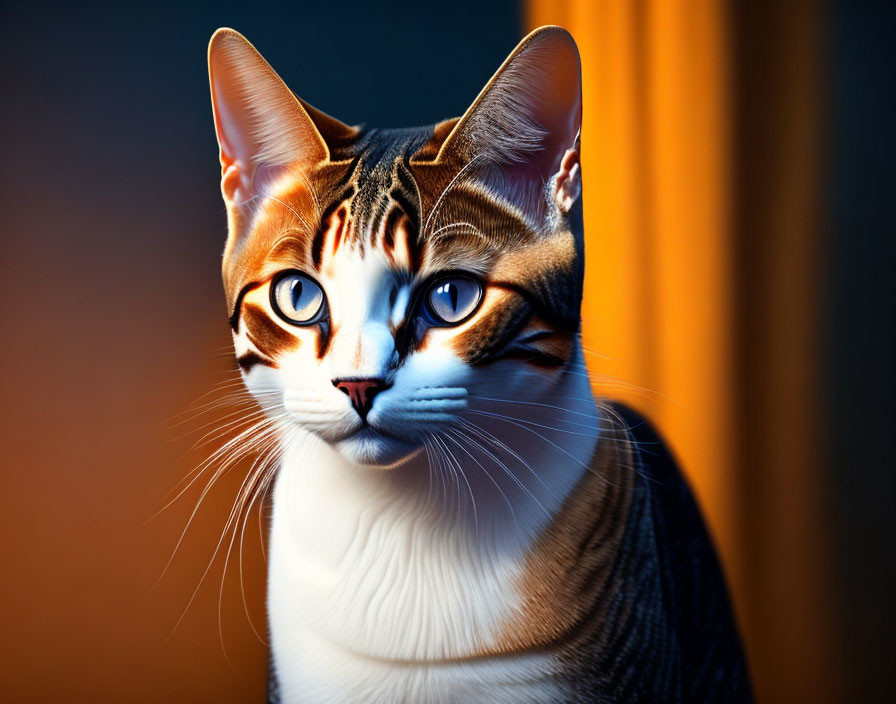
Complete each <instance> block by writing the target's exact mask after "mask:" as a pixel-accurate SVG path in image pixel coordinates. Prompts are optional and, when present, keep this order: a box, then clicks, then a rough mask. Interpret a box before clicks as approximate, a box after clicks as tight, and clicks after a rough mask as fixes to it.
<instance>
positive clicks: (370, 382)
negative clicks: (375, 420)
mask: <svg viewBox="0 0 896 704" xmlns="http://www.w3.org/2000/svg"><path fill="white" fill-rule="evenodd" d="M333 386H335V387H336V388H337V389H339V390H340V391H341V392H342V393H344V394H345V395H346V396H348V397H349V398H350V399H351V400H352V406H354V407H355V410H356V411H357V412H358V415H359V416H361V418H367V413H368V412H369V411H370V407H371V406H372V405H373V397H374V396H376V395H377V394H378V393H379V392H380V391H385V390H386V389H388V388H389V386H390V384H387V383H386V380H385V379H380V378H376V377H365V378H358V377H352V378H348V377H347V378H344V379H333Z"/></svg>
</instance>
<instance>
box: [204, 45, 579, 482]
mask: <svg viewBox="0 0 896 704" xmlns="http://www.w3.org/2000/svg"><path fill="white" fill-rule="evenodd" d="M209 73H210V82H211V90H212V103H213V107H214V116H215V127H216V130H217V135H218V141H219V144H220V147H221V150H220V157H221V166H222V180H221V189H222V192H223V195H224V200H225V202H226V204H227V213H228V225H229V237H228V241H227V245H226V249H225V252H224V262H223V275H224V286H225V290H226V295H227V305H228V310H229V313H230V316H231V317H230V321H231V325H232V327H233V334H234V340H235V348H236V354H237V359H238V362H239V365H240V367H241V369H242V373H243V378H244V381H245V383H246V386H247V387H248V388H249V390H250V391H251V392H252V393H253V394H255V395H256V396H257V397H258V398H259V400H260V401H262V403H263V405H265V406H266V407H267V408H268V409H271V410H272V411H274V412H277V413H278V414H280V416H281V417H282V418H285V419H288V422H289V423H294V424H295V425H297V426H299V427H302V428H304V429H305V430H307V431H310V432H312V433H315V434H317V435H318V436H320V437H321V438H323V439H324V440H325V441H327V442H329V443H330V444H331V445H332V446H333V447H335V448H336V449H337V450H338V451H339V452H340V453H341V454H342V455H344V456H345V457H346V458H348V459H350V460H352V461H354V462H357V463H359V464H366V465H371V466H379V467H387V466H392V465H395V464H396V463H399V462H401V461H402V460H404V459H406V458H408V457H410V456H412V455H413V454H414V453H416V452H417V451H418V450H419V449H420V448H421V447H422V446H423V444H424V442H425V439H426V438H431V437H432V436H433V435H437V434H438V433H440V432H442V431H444V430H445V429H447V428H450V427H451V426H452V425H453V424H457V423H462V422H463V421H462V417H463V413H464V412H465V409H466V408H467V404H468V402H469V401H470V400H471V399H472V398H485V399H487V398H499V399H512V400H532V399H537V398H538V397H539V396H540V395H541V394H544V393H547V392H549V391H550V389H551V388H552V387H553V386H554V385H555V384H556V383H557V380H558V379H559V377H560V376H561V374H562V373H563V370H564V368H565V366H566V364H567V362H568V360H569V358H570V355H571V354H572V352H573V349H574V347H575V338H576V334H577V331H578V327H579V307H580V302H581V293H582V272H583V244H582V231H581V229H582V228H581V204H580V198H579V193H580V178H581V176H580V170H579V129H580V124H581V97H580V96H581V85H580V68H579V57H578V52H577V50H576V46H575V43H574V42H573V40H572V38H571V37H570V36H569V34H568V33H567V32H565V31H564V30H562V29H560V28H558V27H545V28H542V29H540V30H538V31H536V32H534V33H532V34H530V35H529V36H528V37H527V38H526V39H525V40H523V42H522V43H520V45H519V46H518V47H517V48H516V49H515V50H514V51H513V53H512V54H511V55H510V57H509V58H508V59H507V61H506V62H505V63H504V64H503V65H502V66H501V68H500V69H499V70H498V72H497V73H496V74H495V76H494V77H493V78H492V79H491V81H489V83H488V85H486V87H485V88H484V89H483V90H482V92H481V93H480V94H479V96H478V97H477V98H476V100H475V102H474V103H473V105H472V106H471V107H470V108H469V109H468V110H467V112H466V113H465V114H464V115H463V117H461V118H456V119H452V120H446V121H444V122H441V123H439V124H437V125H435V126H430V127H423V128H414V129H399V130H379V129H368V128H359V127H349V126H347V125H344V124H342V123H341V122H339V121H338V120H336V119H334V118H332V117H330V116H328V115H326V114H324V113H322V112H320V111H318V110H316V109H315V108H313V107H311V106H310V105H308V104H307V103H305V102H304V101H302V100H301V99H299V98H297V97H295V95H294V94H293V93H292V92H291V91H290V90H289V88H287V87H286V85H285V84H284V83H283V81H282V80H281V79H280V78H279V77H278V76H277V74H276V73H275V72H274V71H273V69H272V68H271V67H270V66H269V65H268V64H267V63H266V62H265V60H264V59H263V58H262V57H261V55H260V54H259V53H258V52H257V51H256V50H255V49H254V48H253V47H252V45H251V44H249V42H248V41H246V39H245V38H244V37H242V36H241V35H240V34H238V33H237V32H234V31H233V30H229V29H222V30H219V31H218V32H216V33H215V35H214V36H213V37H212V40H211V44H210V46H209ZM384 99H388V96H384Z"/></svg>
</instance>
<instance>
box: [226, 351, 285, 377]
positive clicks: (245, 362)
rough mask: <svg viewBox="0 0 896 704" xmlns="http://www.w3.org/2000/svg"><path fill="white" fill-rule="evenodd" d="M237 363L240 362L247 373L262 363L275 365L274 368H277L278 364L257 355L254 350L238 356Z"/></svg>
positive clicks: (267, 365) (270, 365) (266, 365)
mask: <svg viewBox="0 0 896 704" xmlns="http://www.w3.org/2000/svg"><path fill="white" fill-rule="evenodd" d="M236 363H237V364H239V365H240V369H242V370H243V371H244V372H246V373H248V372H249V371H250V370H251V369H252V368H253V367H254V366H255V365H257V364H261V365H263V366H265V367H273V368H274V369H276V368H277V365H276V364H274V363H273V362H272V361H271V360H269V359H266V358H264V357H262V356H260V355H257V354H255V353H254V352H246V354H244V355H241V356H240V357H237V358H236Z"/></svg>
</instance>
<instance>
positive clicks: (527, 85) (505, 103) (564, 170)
mask: <svg viewBox="0 0 896 704" xmlns="http://www.w3.org/2000/svg"><path fill="white" fill-rule="evenodd" d="M581 125H582V78H581V65H580V61H579V51H578V48H577V47H576V43H575V41H574V40H573V38H572V36H571V35H570V34H569V32H567V31H566V30H565V29H562V28H561V27H541V28H540V29H537V30H535V31H534V32H532V33H531V34H529V36H527V37H526V38H525V39H523V41H522V42H520V44H519V46H517V48H516V49H514V51H513V52H512V53H511V54H510V56H509V57H508V58H507V60H506V61H505V62H504V64H503V65H502V66H501V68H499V69H498V71H497V73H495V75H494V76H493V77H492V79H491V80H490V81H489V82H488V84H487V85H486V86H485V88H483V90H482V92H481V93H480V94H479V96H478V97H477V98H476V100H475V102H474V103H473V105H472V106H471V107H470V108H469V109H468V110H467V112H466V113H464V115H463V117H461V119H460V120H459V121H458V122H457V124H456V125H455V127H454V128H453V129H452V131H451V133H450V134H449V135H448V137H447V138H446V139H445V142H444V143H443V144H442V147H441V149H440V150H439V154H438V157H437V160H439V161H447V160H452V159H453V160H456V161H457V162H458V163H459V164H461V165H467V164H470V162H473V161H475V162H478V164H482V165H485V166H486V167H491V170H492V172H493V173H494V172H497V173H498V174H499V176H498V177H497V179H492V181H493V182H494V183H495V184H496V188H500V189H502V190H503V191H505V192H506V193H505V195H509V197H510V199H511V200H517V201H519V200H521V199H522V200H532V199H533V198H534V199H535V200H536V201H540V200H541V197H542V196H543V195H544V187H545V184H550V185H551V192H550V193H549V194H548V195H549V197H550V199H551V200H553V202H554V203H555V204H556V205H557V207H559V208H560V209H561V210H562V211H564V212H565V211H568V210H569V209H570V208H571V207H572V204H573V203H574V202H575V200H576V199H577V198H578V195H579V191H580V188H581V186H580V180H581V176H580V168H579V132H580V130H581ZM471 166H473V165H471ZM477 170H478V169H477ZM526 194H528V196H527V195H526Z"/></svg>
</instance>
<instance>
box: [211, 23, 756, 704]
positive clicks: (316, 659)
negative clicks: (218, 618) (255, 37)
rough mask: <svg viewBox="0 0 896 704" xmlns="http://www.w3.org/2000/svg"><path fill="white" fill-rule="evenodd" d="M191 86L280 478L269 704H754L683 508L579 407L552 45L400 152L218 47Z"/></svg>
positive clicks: (569, 222) (603, 414) (573, 67)
mask: <svg viewBox="0 0 896 704" xmlns="http://www.w3.org/2000/svg"><path fill="white" fill-rule="evenodd" d="M209 76H210V84H211V91H212V106H213V113H214V120H215V128H216V132H217V136H218V142H219V146H220V161H221V167H222V179H221V190H222V194H223V197H224V201H225V203H226V206H227V218H228V231H229V235H228V239H227V243H226V247H225V251H224V259H223V279H224V287H225V292H226V300H227V306H228V313H229V316H230V324H231V327H232V330H233V340H234V347H235V352H236V359H237V363H238V365H239V368H240V370H241V374H242V377H243V380H244V383H245V385H246V387H247V388H248V390H249V392H250V393H251V394H252V395H253V396H254V397H255V398H256V399H257V401H258V403H259V404H260V405H261V407H262V409H263V410H264V412H265V413H266V414H267V415H266V417H267V418H268V422H269V425H270V427H271V428H274V432H275V433H276V437H277V443H278V453H279V464H278V466H277V469H276V475H275V477H274V479H273V481H274V486H273V513H272V519H271V526H270V542H269V545H270V548H269V552H268V560H269V563H268V564H269V567H268V569H269V574H268V615H269V624H270V637H271V656H272V664H271V684H270V694H269V697H270V701H271V702H283V703H292V702H328V703H329V702H415V703H416V702H420V703H426V702H489V703H503V702H507V703H511V702H513V703H514V704H520V703H522V702H707V701H719V702H741V701H749V700H750V692H749V684H748V678H747V674H746V667H745V663H744V659H743V655H742V652H741V646H740V643H739V637H738V634H737V631H736V628H735V625H734V623H733V619H732V616H731V613H730V609H729V606H728V598H727V594H726V590H725V586H724V582H723V579H722V576H721V573H720V570H719V567H718V565H717V561H716V558H715V555H714V552H713V549H712V547H711V544H710V541H709V539H708V537H707V535H706V531H705V529H704V527H703V523H702V520H701V518H700V515H699V512H698V509H697V508H696V505H695V503H694V501H693V499H692V498H691V495H690V492H689V490H688V489H687V487H686V485H685V483H684V482H683V480H682V478H681V476H680V474H679V472H678V470H677V468H676V465H675V463H674V461H673V459H672V458H671V456H670V454H669V452H668V451H667V450H666V449H665V447H664V445H663V443H662V441H661V440H660V438H659V437H658V436H657V434H656V433H655V432H654V430H653V429H652V428H651V427H650V425H649V424H648V423H647V422H646V421H645V420H644V419H642V418H640V417H638V416H637V415H636V414H634V413H633V412H632V411H630V410H628V409H626V408H624V407H622V406H619V405H614V404H612V403H608V402H605V401H598V400H596V399H595V398H594V397H593V396H592V391H591V387H590V384H589V380H588V376H587V371H586V369H585V365H584V362H583V350H582V346H581V343H580V339H579V328H580V305H581V297H582V285H583V276H584V245H583V225H582V199H581V169H580V150H581V144H580V125H581V77H580V64H579V56H578V50H577V48H576V45H575V42H574V41H573V39H572V37H571V36H570V35H569V34H568V33H567V32H566V31H565V30H563V29H561V28H559V27H543V28H541V29H539V30H537V31H535V32H533V33H532V34H530V35H529V36H527V37H526V38H525V39H524V40H523V41H522V42H521V43H520V44H519V46H517V48H516V49H515V50H514V51H513V52H512V54H511V55H510V57H509V58H508V59H507V60H506V61H505V63H504V64H503V65H502V66H501V67H500V69H499V70H498V72H497V73H496V74H495V75H494V77H493V78H492V79H491V80H490V81H489V83H488V84H487V85H486V86H485V88H484V89H483V90H482V92H481V93H480V94H479V96H478V97H477V98H476V100H475V101H474V102H473V104H472V106H471V107H470V108H469V109H468V110H467V111H466V113H465V114H464V115H463V116H462V117H460V118H456V119H450V120H446V121H444V122H440V123H438V124H436V125H434V126H429V127H423V128H414V129H370V128H365V127H351V126H348V125H345V124H343V123H341V122H340V121H338V120H336V119H334V118H333V117H330V116H329V115H326V114H325V113H323V112H321V111H319V110H317V109H315V108H314V107H312V106H311V105H309V104H308V103H306V102H304V101H302V100H301V99H300V98H298V97H296V96H295V95H294V94H293V93H292V92H291V91H290V90H289V88H287V87H286V85H285V83H284V82H283V81H282V80H281V79H280V78H279V77H278V75H277V74H276V73H275V72H274V70H273V69H272V68H271V67H270V66H269V65H268V64H267V63H266V62H265V60H264V59H263V58H262V57H261V55H260V54H259V53H258V52H257V51H256V50H255V49H254V48H253V47H252V45H251V44H250V43H249V42H248V41H247V40H246V39H245V38H244V37H243V36H242V35H240V34H238V33H237V32H235V31H233V30H230V29H221V30H218V31H217V32H216V33H215V34H214V36H213V37H212V39H211V43H210V45H209ZM388 98H389V96H388V92H386V93H385V94H384V99H388ZM596 254H597V256H599V252H598V253H596Z"/></svg>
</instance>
